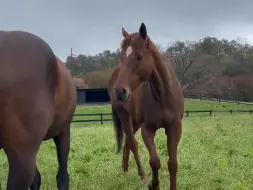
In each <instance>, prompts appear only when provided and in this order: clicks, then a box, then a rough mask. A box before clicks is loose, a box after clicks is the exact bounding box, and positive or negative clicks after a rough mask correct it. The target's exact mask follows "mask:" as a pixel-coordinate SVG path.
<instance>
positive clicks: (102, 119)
mask: <svg viewBox="0 0 253 190" xmlns="http://www.w3.org/2000/svg"><path fill="white" fill-rule="evenodd" d="M100 122H101V125H103V124H104V118H103V113H101V114H100Z"/></svg>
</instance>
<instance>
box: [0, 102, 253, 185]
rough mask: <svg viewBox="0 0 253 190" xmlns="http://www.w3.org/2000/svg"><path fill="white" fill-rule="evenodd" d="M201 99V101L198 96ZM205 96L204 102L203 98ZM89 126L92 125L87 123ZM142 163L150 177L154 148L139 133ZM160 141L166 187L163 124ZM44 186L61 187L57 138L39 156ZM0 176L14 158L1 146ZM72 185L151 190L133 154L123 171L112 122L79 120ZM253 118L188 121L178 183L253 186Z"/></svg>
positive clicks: (204, 106) (194, 105)
mask: <svg viewBox="0 0 253 190" xmlns="http://www.w3.org/2000/svg"><path fill="white" fill-rule="evenodd" d="M194 101H195V102H194ZM194 101H187V102H186V109H188V108H189V110H190V109H195V110H202V109H252V108H251V107H250V106H242V105H241V106H237V105H233V104H225V103H222V104H219V103H217V104H216V102H211V103H209V102H204V101H203V102H201V101H199V100H198V101H197V100H194ZM198 102H199V103H198ZM77 112H79V113H83V112H85V113H92V112H93V113H100V112H104V113H110V109H109V107H108V106H94V107H86V108H82V107H81V108H78V110H77ZM83 126H86V127H83ZM136 136H137V139H138V142H139V147H140V148H139V149H140V155H141V160H142V163H143V165H144V167H145V171H146V173H147V175H148V178H149V179H150V177H151V173H150V167H149V162H148V159H149V158H148V153H147V150H146V148H145V147H144V144H143V142H142V140H141V138H140V134H139V132H138V133H137V135H136ZM156 144H157V148H158V152H159V155H160V157H161V162H162V168H161V170H160V180H161V190H165V189H168V171H167V164H166V162H167V159H168V157H167V148H166V136H165V134H164V131H163V130H159V131H158V134H157V136H156ZM37 163H38V167H39V170H40V172H41V175H42V189H43V190H54V189H56V180H55V176H56V172H57V167H58V164H57V159H56V152H55V146H54V144H53V142H52V141H48V142H44V143H43V144H42V146H41V149H40V152H39V154H38V157H37ZM0 167H1V172H0V181H1V182H2V188H3V187H5V185H6V178H7V171H8V164H7V160H6V157H5V156H4V153H3V152H0ZM69 173H70V177H71V181H70V183H71V187H70V189H71V190H142V189H143V190H146V189H147V188H146V186H145V185H143V184H142V183H141V182H140V180H139V177H138V175H137V170H136V167H135V164H134V159H133V156H132V154H131V157H130V165H129V172H128V174H127V175H123V172H122V170H121V155H117V154H115V139H114V133H113V129H112V123H111V122H107V123H105V124H104V125H103V126H102V125H100V124H95V123H75V124H73V128H72V140H71V151H70V158H69ZM252 176H253V119H252V115H250V114H246V113H245V114H239V115H236V117H234V116H230V115H217V116H210V117H202V116H196V117H189V118H185V119H184V121H183V135H182V139H181V142H180V145H179V173H178V185H179V189H182V190H221V189H222V190H223V189H224V190H248V189H253V178H252Z"/></svg>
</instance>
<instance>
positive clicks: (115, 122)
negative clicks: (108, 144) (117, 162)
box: [112, 106, 124, 153]
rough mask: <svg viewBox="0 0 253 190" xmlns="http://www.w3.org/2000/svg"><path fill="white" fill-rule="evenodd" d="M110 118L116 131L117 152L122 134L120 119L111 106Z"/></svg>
mask: <svg viewBox="0 0 253 190" xmlns="http://www.w3.org/2000/svg"><path fill="white" fill-rule="evenodd" d="M112 120H113V125H114V130H115V133H116V141H117V153H119V152H120V150H121V148H122V142H123V135H124V134H123V129H122V125H121V121H120V119H119V116H118V114H117V113H116V111H115V109H114V108H113V106H112Z"/></svg>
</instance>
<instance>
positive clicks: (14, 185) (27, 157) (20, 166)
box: [5, 148, 37, 190]
mask: <svg viewBox="0 0 253 190" xmlns="http://www.w3.org/2000/svg"><path fill="white" fill-rule="evenodd" d="M5 153H6V155H7V158H8V162H9V174H8V182H7V190H27V189H29V188H30V186H31V184H32V182H33V179H34V174H35V168H36V166H35V163H36V154H37V150H36V151H35V150H31V149H30V150H27V149H22V148H21V149H19V150H18V151H15V152H13V151H8V150H6V149H5Z"/></svg>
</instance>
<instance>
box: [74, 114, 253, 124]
mask: <svg viewBox="0 0 253 190" xmlns="http://www.w3.org/2000/svg"><path fill="white" fill-rule="evenodd" d="M197 113H198V114H199V113H205V114H206V116H212V115H213V114H214V113H229V114H231V115H232V114H234V113H249V114H251V115H252V114H253V110H197V111H185V117H190V116H194V114H195V115H196V114H197ZM94 116H96V117H98V118H97V119H87V120H84V119H79V120H73V121H72V122H73V123H80V122H100V123H101V125H103V124H104V122H106V121H112V119H111V118H110V119H108V118H105V116H111V113H94V114H75V115H74V117H94Z"/></svg>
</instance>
